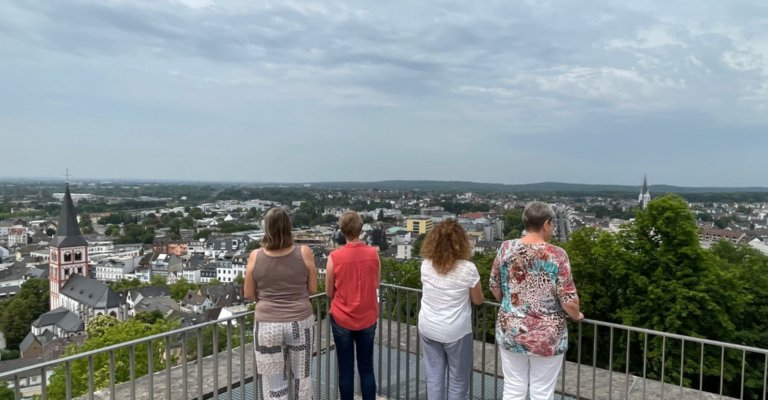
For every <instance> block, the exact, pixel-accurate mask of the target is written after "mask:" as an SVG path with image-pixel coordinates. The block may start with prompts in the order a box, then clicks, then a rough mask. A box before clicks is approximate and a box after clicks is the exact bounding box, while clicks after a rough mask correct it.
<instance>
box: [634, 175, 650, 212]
mask: <svg viewBox="0 0 768 400" xmlns="http://www.w3.org/2000/svg"><path fill="white" fill-rule="evenodd" d="M650 202H651V194H650V193H649V192H648V177H647V176H644V177H643V189H642V190H641V191H640V197H638V199H637V203H638V206H640V208H643V209H644V208H646V207H648V203H650Z"/></svg>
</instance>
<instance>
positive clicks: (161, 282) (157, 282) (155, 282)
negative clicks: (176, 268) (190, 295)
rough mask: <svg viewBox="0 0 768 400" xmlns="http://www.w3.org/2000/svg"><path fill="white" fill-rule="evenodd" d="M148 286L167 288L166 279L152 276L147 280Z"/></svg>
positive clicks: (160, 276)
mask: <svg viewBox="0 0 768 400" xmlns="http://www.w3.org/2000/svg"><path fill="white" fill-rule="evenodd" d="M149 284H150V285H152V286H167V285H168V278H166V277H164V276H162V275H159V274H155V275H152V277H151V278H149Z"/></svg>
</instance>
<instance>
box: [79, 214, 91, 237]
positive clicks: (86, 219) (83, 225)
mask: <svg viewBox="0 0 768 400" xmlns="http://www.w3.org/2000/svg"><path fill="white" fill-rule="evenodd" d="M78 225H80V232H82V233H83V234H84V235H87V234H89V233H93V222H92V221H91V216H90V215H89V214H87V213H83V214H80V222H79V223H78Z"/></svg>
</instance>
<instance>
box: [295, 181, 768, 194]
mask: <svg viewBox="0 0 768 400" xmlns="http://www.w3.org/2000/svg"><path fill="white" fill-rule="evenodd" d="M308 184H309V185H311V186H310V187H313V188H333V189H357V190H364V189H372V188H377V189H385V190H423V191H456V192H510V193H530V192H566V193H575V192H591V193H595V192H632V193H635V192H639V191H640V185H637V186H629V185H588V184H581V183H562V182H540V183H527V184H519V185H507V184H502V183H479V182H467V181H378V182H313V183H308ZM649 190H650V191H651V193H734V192H760V193H768V187H683V186H672V185H650V186H649Z"/></svg>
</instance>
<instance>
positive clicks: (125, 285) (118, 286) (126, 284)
mask: <svg viewBox="0 0 768 400" xmlns="http://www.w3.org/2000/svg"><path fill="white" fill-rule="evenodd" d="M109 285H110V286H111V287H112V290H114V291H115V292H122V291H125V290H130V289H137V288H140V287H141V286H142V283H141V281H140V280H139V279H138V278H133V279H125V278H122V279H120V280H119V281H117V282H112V283H110V284H109Z"/></svg>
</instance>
